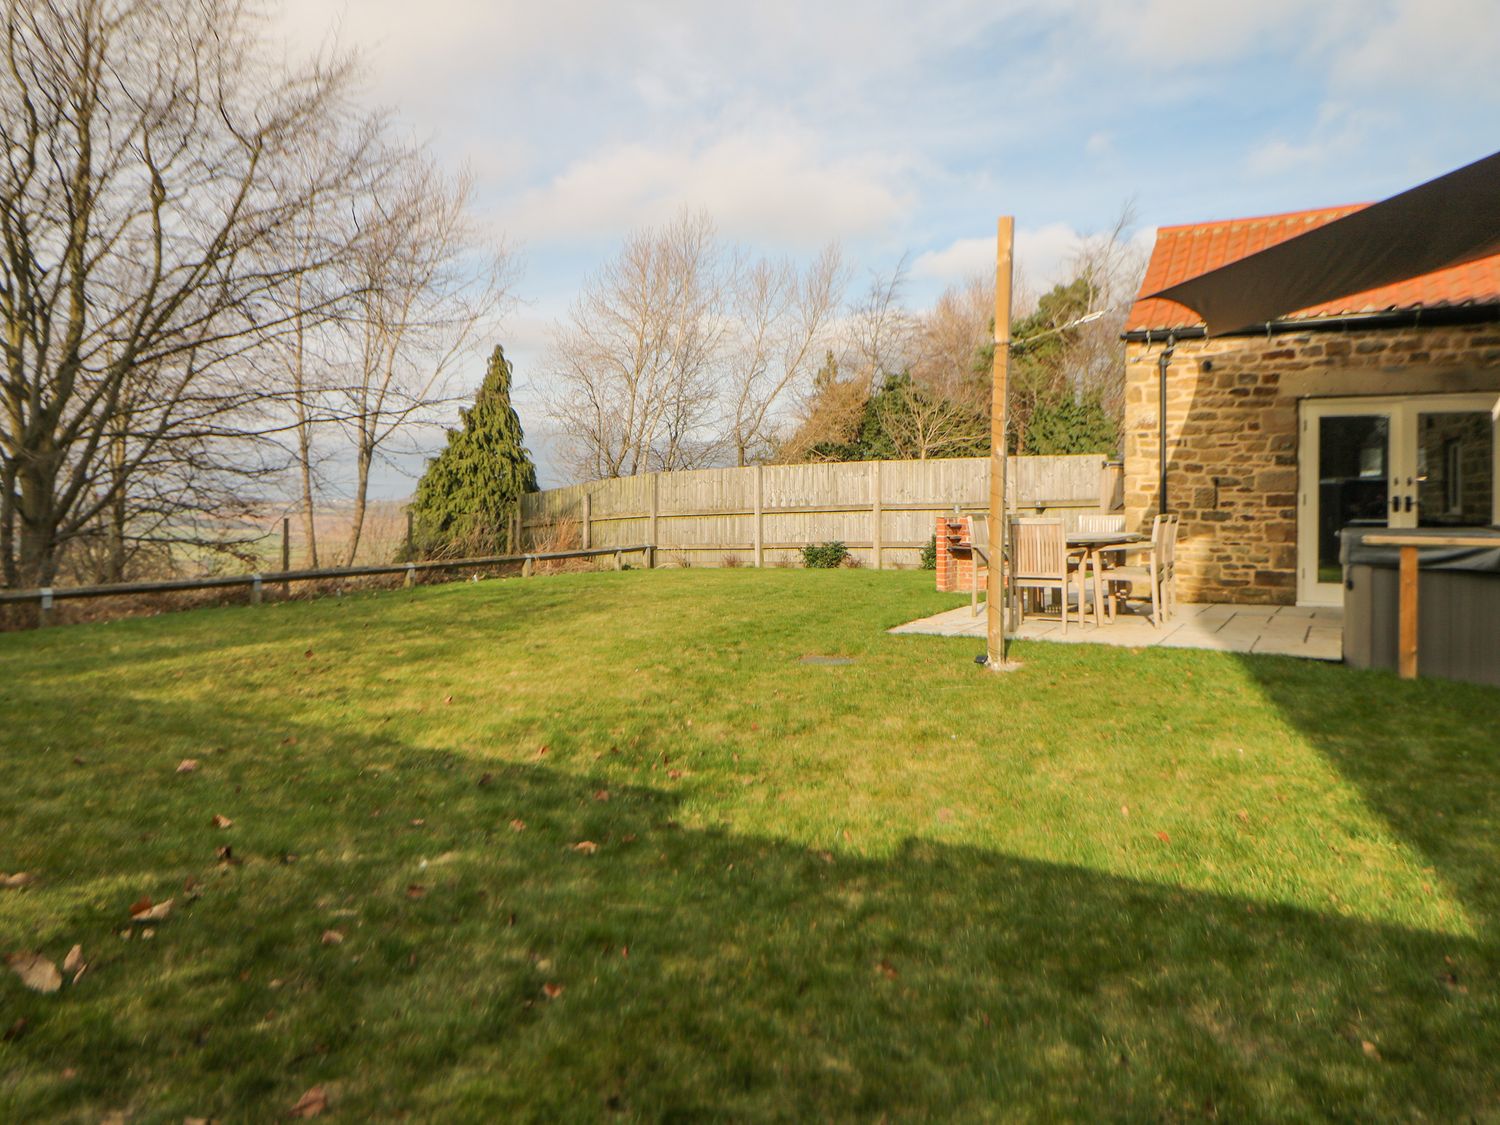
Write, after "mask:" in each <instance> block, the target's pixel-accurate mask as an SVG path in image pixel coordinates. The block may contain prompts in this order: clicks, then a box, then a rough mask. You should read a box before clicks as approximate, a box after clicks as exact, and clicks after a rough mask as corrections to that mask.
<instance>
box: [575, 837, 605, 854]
mask: <svg viewBox="0 0 1500 1125" xmlns="http://www.w3.org/2000/svg"><path fill="white" fill-rule="evenodd" d="M573 850H574V851H575V852H581V853H583V854H584V855H593V854H594V853H595V852H597V851H598V850H599V845H598V844H596V843H594V841H592V840H579V841H578V843H576V844H574V845H573Z"/></svg>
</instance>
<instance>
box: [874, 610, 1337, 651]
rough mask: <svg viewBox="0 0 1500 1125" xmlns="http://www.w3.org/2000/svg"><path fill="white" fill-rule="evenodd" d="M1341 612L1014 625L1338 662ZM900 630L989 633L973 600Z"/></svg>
mask: <svg viewBox="0 0 1500 1125" xmlns="http://www.w3.org/2000/svg"><path fill="white" fill-rule="evenodd" d="M1343 620H1344V614H1343V611H1342V610H1340V609H1318V608H1312V607H1309V606H1258V605H1257V606H1242V605H1230V604H1225V603H1203V604H1193V605H1182V606H1178V607H1177V612H1176V614H1174V615H1173V617H1172V619H1171V620H1170V621H1167V622H1166V623H1165V624H1163V626H1162V627H1161V628H1160V629H1157V628H1155V627H1153V626H1152V624H1151V622H1150V620H1149V619H1148V618H1147V617H1146V616H1144V615H1143V614H1140V613H1135V612H1129V613H1126V612H1122V613H1121V614H1120V615H1119V616H1118V617H1117V618H1116V619H1115V620H1114V621H1113V622H1106V623H1105V624H1104V625H1102V626H1101V625H1095V624H1094V623H1093V619H1092V617H1091V618H1089V620H1088V621H1087V622H1085V623H1084V624H1081V625H1080V624H1079V623H1078V621H1077V620H1076V619H1075V620H1071V621H1069V622H1068V631H1067V633H1066V634H1064V633H1063V631H1062V623H1061V622H1060V621H1059V620H1058V619H1057V618H1056V617H1045V616H1036V615H1033V616H1030V617H1028V618H1027V619H1026V620H1025V621H1024V622H1022V624H1021V627H1020V629H1018V630H1017V631H1016V634H1015V636H1016V639H1018V640H1023V641H1057V642H1063V643H1067V644H1102V645H1115V646H1117V647H1123V648H1156V647H1161V648H1201V649H1209V650H1212V651H1215V652H1253V653H1271V654H1276V655H1280V656H1297V657H1302V658H1303V659H1307V660H1330V661H1339V660H1342V659H1343V656H1344V652H1343V649H1344V645H1343V640H1344V630H1343ZM890 631H891V632H892V633H897V634H913V633H916V634H926V635H933V636H941V637H973V638H976V639H983V638H984V636H985V615H984V612H983V608H982V607H981V610H980V613H979V616H977V617H975V616H972V615H971V613H970V609H969V606H968V604H967V603H966V604H964V605H961V606H958V607H956V608H954V609H950V610H948V611H946V612H944V613H938V614H934V615H933V616H931V617H924V618H921V619H920V620H917V621H909V622H907V623H906V624H905V625H898V626H896V627H895V628H894V629H892V630H890Z"/></svg>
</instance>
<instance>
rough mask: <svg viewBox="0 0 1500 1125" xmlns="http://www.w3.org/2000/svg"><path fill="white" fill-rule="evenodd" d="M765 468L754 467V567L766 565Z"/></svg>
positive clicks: (762, 466)
mask: <svg viewBox="0 0 1500 1125" xmlns="http://www.w3.org/2000/svg"><path fill="white" fill-rule="evenodd" d="M765 506H766V467H765V466H764V465H757V466H755V565H756V566H757V567H761V566H765V565H766V534H765V518H764V517H765Z"/></svg>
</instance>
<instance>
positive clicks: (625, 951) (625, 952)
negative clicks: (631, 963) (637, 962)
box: [620, 945, 630, 957]
mask: <svg viewBox="0 0 1500 1125" xmlns="http://www.w3.org/2000/svg"><path fill="white" fill-rule="evenodd" d="M620 956H621V957H629V956H630V946H628V945H622V946H620Z"/></svg>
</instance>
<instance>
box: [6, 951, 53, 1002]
mask: <svg viewBox="0 0 1500 1125" xmlns="http://www.w3.org/2000/svg"><path fill="white" fill-rule="evenodd" d="M5 963H6V964H7V965H9V966H10V971H11V972H13V973H15V974H16V976H18V977H20V978H21V983H22V984H24V985H25V986H26V987H27V988H29V989H31V991H33V992H56V991H57V990H58V989H59V988H61V987H62V974H61V973H59V972H58V971H57V966H56V965H54V964H53V963H52V962H51V961H49V960H47V958H45V957H43V956H42V955H41V954H40V953H8V954H6V956H5Z"/></svg>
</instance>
